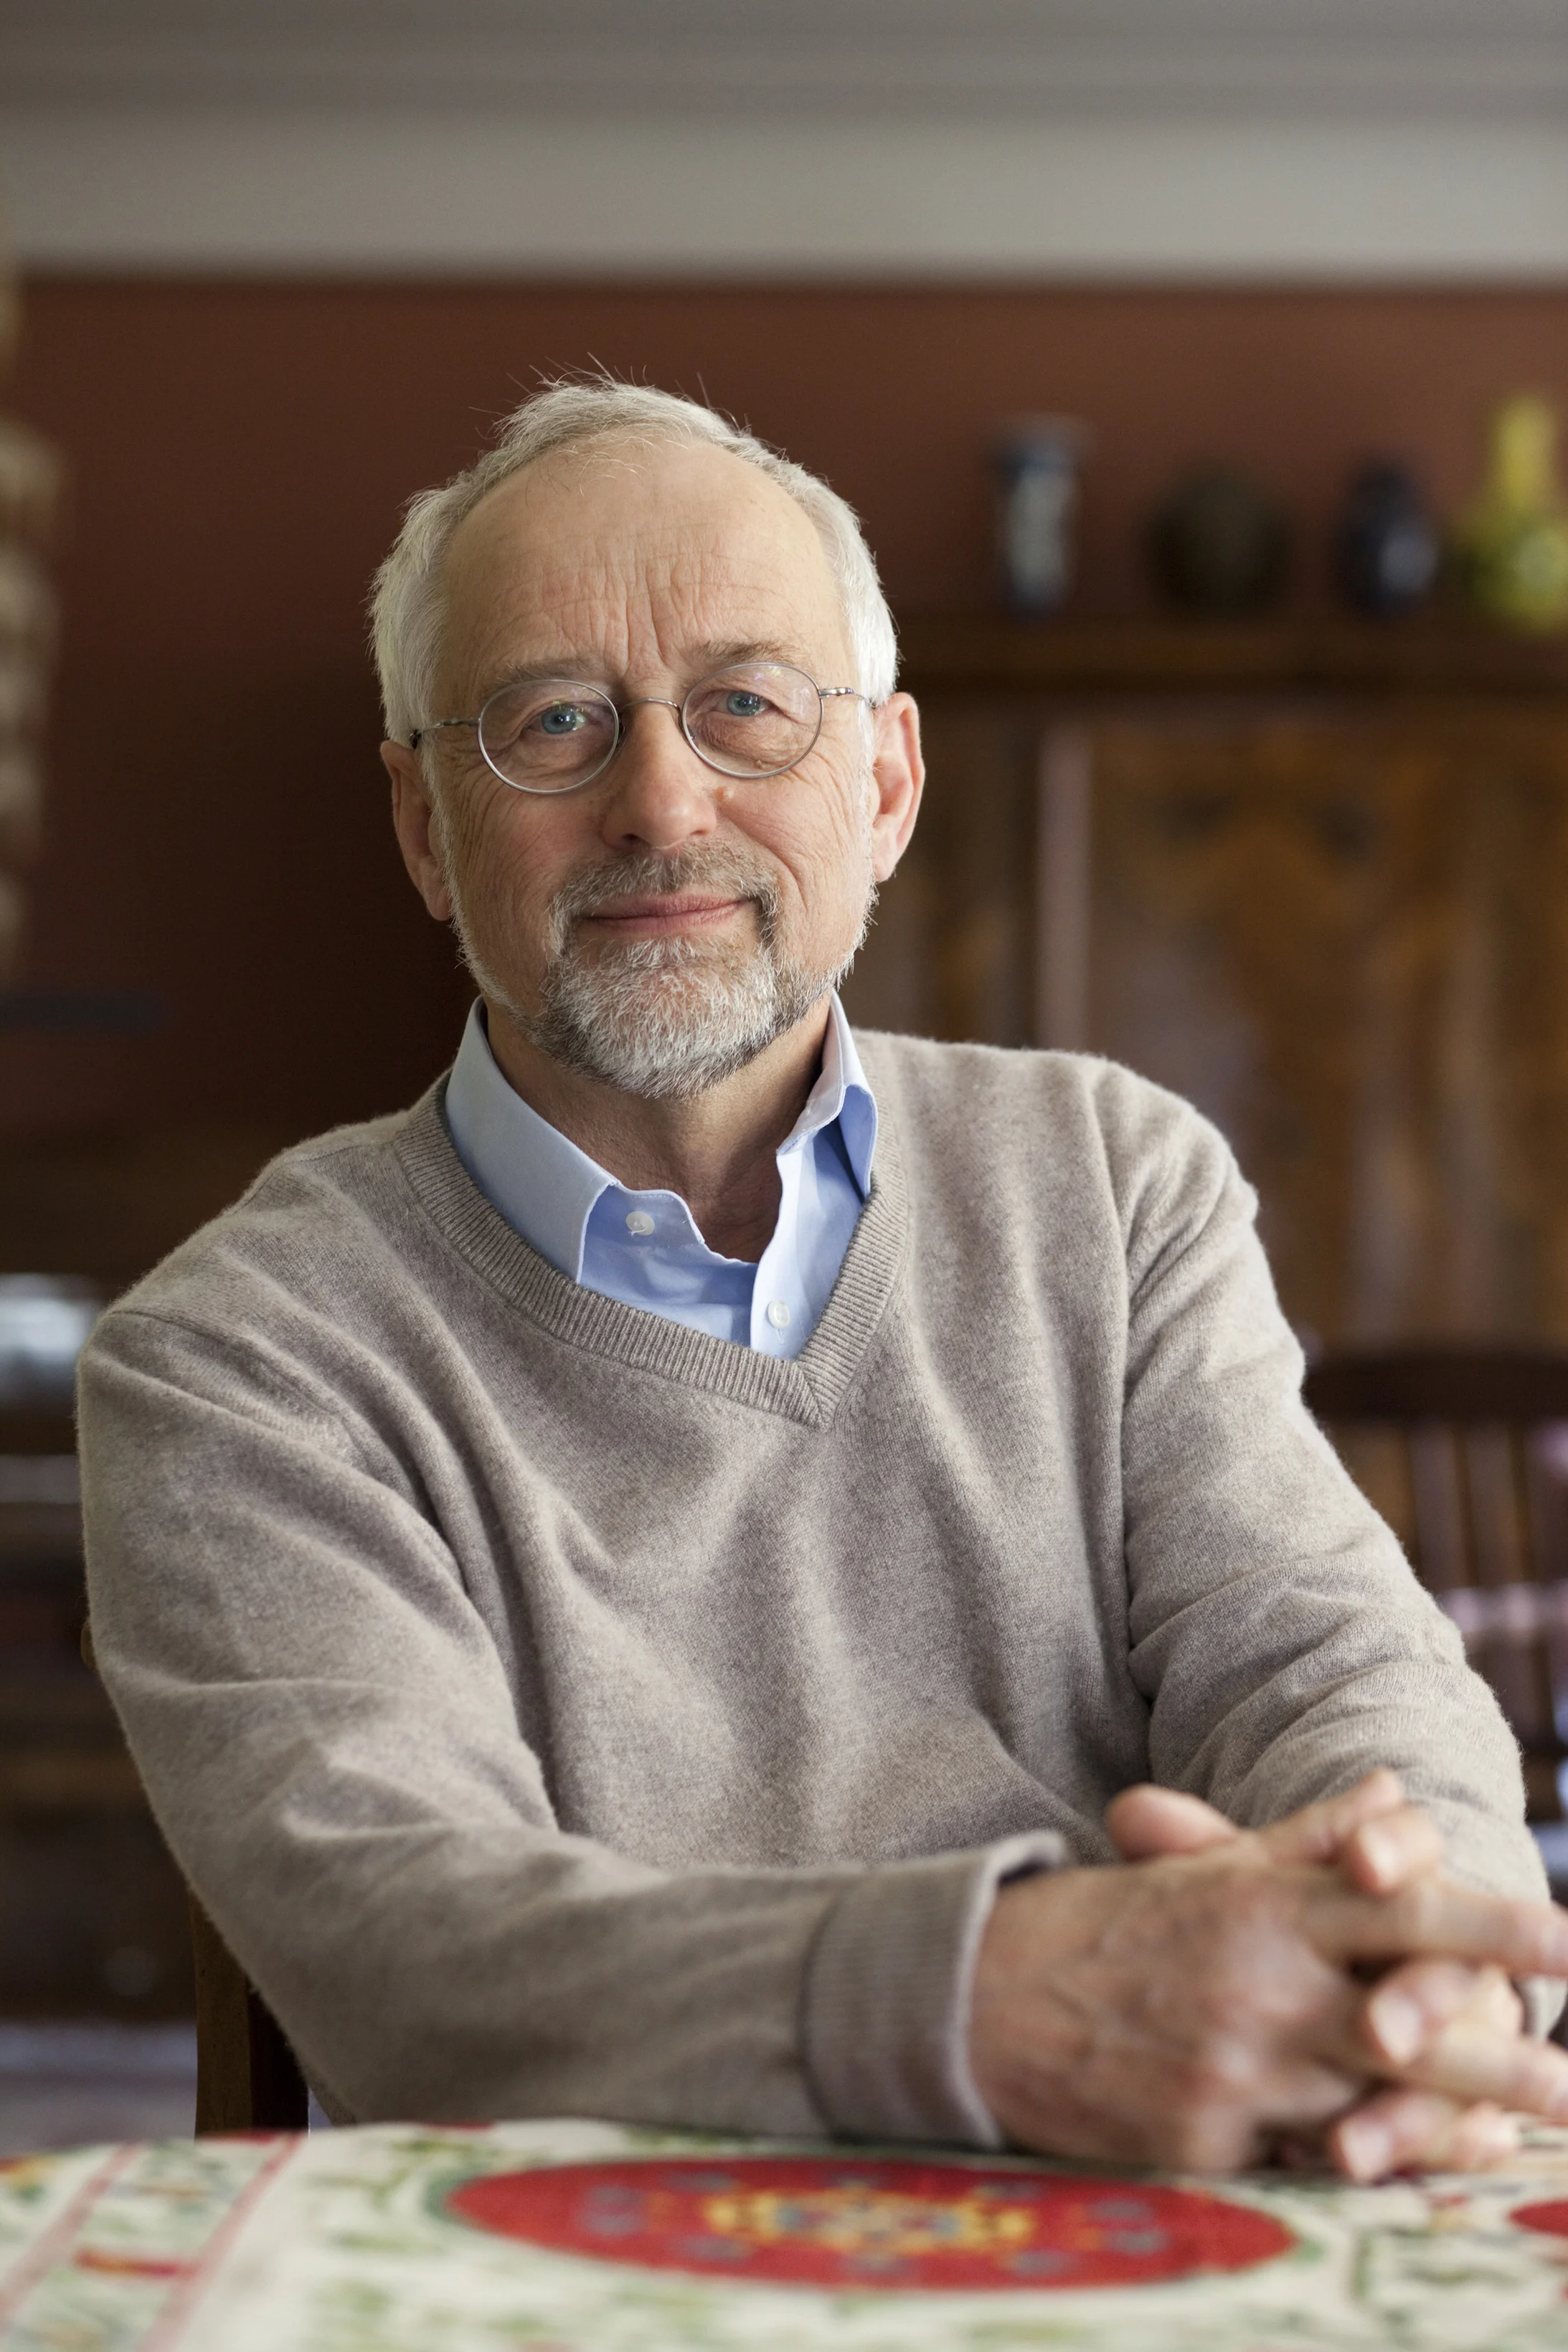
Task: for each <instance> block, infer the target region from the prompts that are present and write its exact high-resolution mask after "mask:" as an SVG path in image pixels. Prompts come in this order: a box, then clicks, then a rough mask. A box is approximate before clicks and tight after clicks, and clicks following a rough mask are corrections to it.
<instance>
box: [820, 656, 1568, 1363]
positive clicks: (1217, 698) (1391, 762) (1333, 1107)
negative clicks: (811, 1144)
mask: <svg viewBox="0 0 1568 2352" xmlns="http://www.w3.org/2000/svg"><path fill="white" fill-rule="evenodd" d="M905 651H906V674H907V680H908V683H909V684H910V688H911V689H912V690H913V691H914V692H915V693H916V694H917V696H919V698H920V699H921V705H922V709H923V710H924V713H925V719H926V740H927V749H928V761H929V765H930V775H931V781H930V784H929V787H928V791H929V799H928V806H927V810H926V813H925V814H924V816H923V818H922V822H921V830H920V832H919V833H918V834H917V835H916V840H915V843H914V845H912V847H911V851H910V857H909V859H908V860H907V861H906V866H905V869H904V871H903V872H901V873H900V876H899V877H898V878H897V879H896V881H895V882H894V883H893V884H892V885H890V886H889V890H888V892H887V894H886V897H885V900H884V904H883V907H882V908H881V909H880V910H879V921H878V925H877V928H876V929H875V931H874V933H873V936H872V939H871V940H870V942H869V943H868V949H867V951H866V954H865V956H864V958H863V960H862V965H861V967H860V969H858V971H857V973H856V975H855V977H854V980H853V981H852V982H851V984H850V991H849V997H850V1003H851V1009H852V1011H853V1013H854V1014H855V1016H856V1017H857V1018H858V1019H859V1020H861V1021H864V1022H868V1023H871V1022H881V1023H884V1024H887V1025H889V1026H893V1027H900V1028H907V1029H913V1030H919V1031H922V1032H924V1033H926V1034H934V1035H938V1036H969V1037H979V1038H984V1039H988V1040H990V1041H993V1042H994V1043H998V1044H1005V1045H1020V1044H1027V1043H1040V1044H1052V1045H1073V1046H1087V1047H1089V1048H1091V1049H1092V1050H1094V1051H1097V1052H1101V1053H1106V1054H1110V1055H1114V1056H1115V1057H1116V1058H1117V1059H1119V1060H1121V1061H1125V1062H1127V1063H1129V1064H1130V1065H1131V1066H1132V1067H1133V1068H1135V1069H1138V1070H1141V1071H1142V1072H1144V1073H1146V1074H1147V1075H1148V1076H1151V1077H1154V1078H1157V1079H1158V1080H1160V1081H1161V1082H1162V1083H1163V1084H1164V1085H1167V1086H1170V1087H1174V1088H1175V1089H1176V1090H1177V1091H1178V1092H1180V1093H1182V1094H1184V1095H1186V1096H1187V1097H1190V1098H1191V1099H1192V1100H1193V1101H1194V1102H1196V1103H1197V1104H1198V1105H1199V1106H1200V1107H1201V1108H1203V1109H1204V1110H1205V1111H1206V1112H1208V1113H1209V1115H1210V1116H1211V1117H1213V1118H1215V1120H1216V1121H1217V1123H1218V1124H1219V1125H1220V1127H1221V1128H1222V1129H1224V1130H1225V1132H1226V1135H1227V1136H1228V1137H1229V1138H1230V1139H1231V1141H1232V1142H1233V1143H1234V1145H1235V1146H1236V1149H1237V1152H1238V1154H1239V1156H1240V1159H1241V1161H1242V1164H1243V1166H1244V1168H1245V1169H1246V1170H1247V1173H1248V1174H1249V1175H1250V1176H1251V1177H1252V1179H1253V1180H1254V1181H1255V1182H1256V1183H1257V1184H1258V1190H1259V1192H1260V1195H1261V1199H1262V1203H1263V1226H1264V1231H1265V1234H1266V1237H1267V1239H1268V1245H1269V1249H1270V1252H1271V1255H1272V1256H1273V1259H1274V1263H1275V1266H1276V1269H1277V1272H1278V1275H1279V1284H1280V1289H1281V1293H1282V1296H1283V1297H1284V1299H1285V1302H1286V1306H1287V1308H1288V1311H1289V1313H1290V1315H1291V1316H1292V1318H1294V1319H1295V1320H1296V1321H1297V1322H1298V1323H1299V1324H1300V1325H1302V1326H1304V1327H1307V1328H1310V1330H1311V1331H1312V1332H1314V1333H1315V1334H1316V1335H1317V1336H1318V1337H1319V1338H1321V1339H1322V1340H1323V1341H1325V1342H1327V1343H1330V1344H1337V1343H1343V1342H1351V1341H1364V1340H1372V1339H1386V1338H1394V1337H1428V1338H1435V1337H1438V1336H1449V1337H1479V1336H1483V1335H1489V1336H1496V1337H1509V1338H1516V1339H1540V1340H1553V1341H1564V1342H1568V648H1564V647H1563V646H1562V645H1561V644H1555V643H1554V644H1545V645H1542V644H1531V643H1528V642H1521V641H1518V640H1511V639H1507V638H1500V637H1497V636H1494V635H1490V634H1486V633H1481V632H1479V631H1478V632H1473V633H1472V632H1468V631H1464V632H1460V631H1440V630H1436V629H1430V628H1427V629H1421V630H1415V629H1408V628H1394V629H1387V630H1384V629H1378V628H1373V627H1367V628H1356V627H1352V626H1350V625H1338V626H1325V627H1323V628H1321V629H1318V630H1310V629H1285V628H1279V629H1268V630H1264V629H1239V628H1226V629H1207V628H1192V629H1188V628H1182V627H1139V628H1124V629H1113V628H1109V627H1107V628H1101V629H1091V628H1088V627H1084V626H1079V627H1077V628H1074V629H1061V630H1051V629H1048V628H1039V629H1029V628H1025V627H1019V626H1008V625H973V626H969V627H966V626H963V625H956V624H953V625H936V624H932V625H926V626H925V627H923V628H922V627H919V626H916V627H911V628H910V629H909V630H908V631H907V632H906V637H905Z"/></svg>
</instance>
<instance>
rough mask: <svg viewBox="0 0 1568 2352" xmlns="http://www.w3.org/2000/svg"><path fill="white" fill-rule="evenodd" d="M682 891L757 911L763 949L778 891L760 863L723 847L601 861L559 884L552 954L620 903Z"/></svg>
mask: <svg viewBox="0 0 1568 2352" xmlns="http://www.w3.org/2000/svg"><path fill="white" fill-rule="evenodd" d="M682 890H711V891H712V892H713V893H714V894H715V896H717V897H721V898H747V899H750V900H751V902H752V905H753V906H754V907H755V908H756V909H757V912H758V915H759V917H760V919H761V923H762V935H763V944H764V945H766V943H767V942H768V941H769V940H771V939H772V937H773V930H774V928H775V926H776V924H777V921H778V914H779V887H778V883H777V881H776V880H775V879H774V877H773V874H772V872H771V871H770V870H769V868H768V867H767V866H766V865H765V864H764V863H763V860H762V859H761V858H759V857H752V856H748V855H747V853H746V852H745V851H744V850H742V849H738V848H734V847H731V845H729V844H728V843H720V842H715V843H712V844H710V845H709V846H707V847H704V848H693V849H684V850H682V851H681V852H680V854H679V856H676V857H656V856H652V855H651V854H638V855H636V856H626V857H616V858H605V859H602V860H600V861H598V862H596V863H595V865H593V866H584V869H583V871H582V872H581V873H580V874H574V876H573V877H572V878H571V879H570V881H567V882H564V883H563V885H562V887H561V888H560V889H559V890H558V891H557V892H556V893H555V896H554V897H553V898H552V900H551V902H550V929H551V949H552V954H554V955H561V954H563V953H564V951H565V948H566V942H567V939H568V937H569V935H570V932H571V929H572V926H573V925H574V923H577V922H580V921H581V920H582V919H584V916H590V915H595V914H597V913H598V911H599V909H600V908H601V907H605V906H607V905H609V904H610V902H611V901H612V900H613V899H616V898H674V897H675V896H676V894H677V893H678V892H679V891H682Z"/></svg>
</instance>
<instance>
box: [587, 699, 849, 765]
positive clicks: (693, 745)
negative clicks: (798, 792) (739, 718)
mask: <svg viewBox="0 0 1568 2352" xmlns="http://www.w3.org/2000/svg"><path fill="white" fill-rule="evenodd" d="M813 684H816V681H815V679H814V680H813ZM854 690H855V689H854V688H844V687H831V686H830V687H820V686H819V687H817V688H816V735H814V736H813V737H812V739H811V742H810V743H809V744H808V745H807V746H806V751H811V750H813V749H815V747H816V740H817V737H818V736H820V734H821V732H822V708H823V703H824V700H825V699H826V697H827V696H829V695H834V694H843V693H846V692H848V693H853V692H854ZM696 691H697V688H695V687H694V688H692V693H693V694H694V693H696ZM609 699H610V698H609V697H608V696H607V695H606V696H605V700H606V701H609ZM690 699H691V696H690V695H688V696H687V697H686V700H685V701H683V702H677V701H676V700H675V699H674V698H673V697H671V696H670V695H668V694H628V695H627V697H626V700H625V701H624V702H612V703H611V704H610V708H611V709H613V710H614V712H615V714H616V740H615V741H614V742H613V743H612V744H611V746H610V748H609V750H608V751H606V752H605V756H604V758H603V759H602V760H601V761H600V762H599V764H598V766H597V767H596V768H595V770H594V772H593V774H592V775H590V776H584V778H583V779H582V782H583V783H584V784H594V783H597V782H598V780H599V778H600V777H601V776H602V775H603V774H604V772H605V769H606V768H608V767H609V766H610V764H611V762H612V761H615V760H616V759H617V758H618V757H619V755H620V751H621V746H622V745H623V744H624V743H625V742H626V740H627V730H626V713H627V712H628V711H629V710H641V709H643V708H644V707H645V706H646V705H647V704H651V705H652V706H653V708H654V709H658V710H673V711H674V713H675V719H676V724H677V725H678V726H679V729H680V738H681V740H682V742H683V743H684V744H685V745H686V746H687V749H688V750H689V751H692V752H695V754H696V756H697V758H698V759H699V760H700V761H701V762H702V765H703V766H704V767H705V768H707V769H708V770H709V771H710V773H711V774H713V775H715V776H722V777H724V778H725V780H726V781H727V782H731V783H735V782H743V781H744V773H743V772H742V770H740V769H735V768H721V766H720V765H719V763H718V761H716V760H710V758H709V756H708V754H707V752H706V751H703V750H702V749H701V747H700V745H699V744H698V743H697V742H695V741H694V740H693V739H692V733H691V730H690V728H689V726H688V725H687V723H686V705H687V703H688V702H689V701H690ZM806 751H802V752H801V754H800V759H801V760H804V759H805V756H806ZM799 764H800V761H799V760H796V761H794V762H792V765H794V766H796V767H798V766H799ZM787 773H788V771H787V770H786V769H783V768H764V769H763V770H761V771H760V772H759V775H758V781H759V782H762V781H765V780H766V779H767V778H768V777H770V776H773V775H784V774H787Z"/></svg>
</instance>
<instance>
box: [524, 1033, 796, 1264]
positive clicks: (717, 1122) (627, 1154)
mask: <svg viewBox="0 0 1568 2352" xmlns="http://www.w3.org/2000/svg"><path fill="white" fill-rule="evenodd" d="M828 1017H829V1016H828V1007H827V1003H826V1000H825V1001H824V1002H823V1003H819V1004H816V1005H814V1006H813V1007H812V1009H811V1011H810V1012H809V1013H807V1014H806V1016H805V1020H803V1021H799V1022H797V1023H796V1024H795V1027H794V1028H793V1029H789V1030H786V1031H785V1033H784V1035H783V1036H782V1037H775V1038H774V1040H773V1044H772V1045H769V1046H767V1047H766V1048H765V1049H764V1050H763V1052H762V1053H761V1054H759V1055H757V1056H756V1058H755V1060H754V1061H751V1062H748V1063H747V1065H746V1066H745V1068H744V1069H743V1070H737V1071H736V1073H735V1075H734V1076H733V1077H732V1078H726V1079H725V1080H724V1082H723V1084H722V1085H721V1086H717V1087H710V1088H709V1089H708V1091H707V1092H706V1093H704V1094H700V1095H692V1096H689V1097H681V1098H679V1099H677V1100H673V1101H668V1102H650V1101H648V1100H647V1099H646V1098H645V1097H642V1096H640V1095H628V1094H623V1093H622V1092H621V1090H620V1089H619V1087H607V1086H605V1085H603V1084H601V1082H600V1081H599V1080H598V1079H597V1078H588V1077H584V1076H581V1075H580V1074H579V1073H578V1072H577V1071H575V1070H567V1069H563V1067H562V1066H561V1064H560V1063H559V1062H555V1061H552V1059H551V1057H550V1055H548V1054H543V1053H541V1051H540V1049H539V1047H538V1046H537V1045H534V1044H533V1043H532V1042H531V1040H530V1039H529V1038H528V1037H525V1036H524V1035H523V1034H522V1032H521V1030H520V1029H519V1028H518V1027H517V1025H516V1024H515V1023H514V1022H513V1021H511V1020H510V1018H509V1016H508V1015H507V1013H505V1012H503V1011H502V1009H501V1008H500V1006H499V1005H497V1004H493V1003H491V1002H490V1000H489V998H488V997H487V998H486V999H485V1020H486V1025H487V1027H488V1029H489V1041H490V1051H491V1053H492V1054H493V1055H495V1058H496V1063H497V1066H498V1067H499V1068H500V1073H501V1076H503V1077H504V1078H505V1079H506V1081H507V1084H508V1085H509V1086H510V1087H513V1088H514V1089H515V1091H516V1092H517V1093H518V1094H520V1095H521V1097H522V1099H523V1101H524V1102H525V1103H527V1104H528V1106H529V1108H531V1109H532V1110H536V1111H537V1112H538V1113H539V1116H540V1117H541V1118H546V1119H548V1120H549V1122H550V1124H551V1126H552V1127H553V1128H556V1129H559V1131H560V1132H561V1133H562V1134H563V1135H564V1136H565V1137H567V1139H569V1140H570V1141H571V1142H573V1143H574V1144H575V1145H576V1146H577V1148H578V1150H580V1151H585V1152H586V1153H587V1154H588V1156H589V1158H590V1159H592V1160H597V1161H598V1163H599V1165H600V1167H601V1168H605V1169H608V1171H609V1172H610V1174H611V1175H612V1176H614V1177H615V1178H616V1181H617V1182H619V1183H622V1184H624V1185H626V1188H627V1190H628V1191H629V1192H678V1193H679V1195H680V1197H681V1199H682V1200H683V1201H684V1202H686V1205H687V1207H688V1208H689V1210H690V1212H691V1215H692V1221H693V1223H695V1224H696V1227H697V1230H698V1232H699V1233H700V1234H701V1235H702V1238H703V1240H704V1241H705V1242H706V1243H707V1244H708V1246H709V1248H710V1249H711V1250H716V1251H717V1252H718V1253H719V1254H720V1255H721V1256H723V1257H734V1258H749V1259H752V1260H755V1259H757V1258H759V1257H761V1255H762V1254H763V1250H764V1249H766V1247H767V1245H768V1243H769V1241H770V1240H771V1239H772V1237H773V1227H774V1225H775V1224H776V1223H778V1213H779V1171H778V1148H779V1146H780V1144H781V1143H782V1142H783V1141H784V1138H785V1136H786V1135H788V1133H789V1131H790V1129H792V1128H793V1127H794V1125H795V1121H796V1119H797V1118H799V1117H800V1114H801V1112H802V1110H803V1109H804V1108H805V1098H806V1097H807V1095H809V1094H810V1092H811V1089H812V1087H813V1086H814V1085H815V1084H816V1077H817V1074H818V1072H819V1071H820V1069H821V1066H822V1045H823V1040H824V1038H825V1037H826V1034H827V1024H828Z"/></svg>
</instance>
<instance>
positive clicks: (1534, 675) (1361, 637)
mask: <svg viewBox="0 0 1568 2352" xmlns="http://www.w3.org/2000/svg"><path fill="white" fill-rule="evenodd" d="M899 634H900V646H901V651H902V661H901V683H903V684H904V685H906V686H907V687H908V688H910V692H911V693H914V694H917V695H919V694H922V693H923V694H928V695H930V694H953V693H974V692H984V693H995V692H1005V693H1024V694H1054V695H1071V696H1075V697H1076V696H1085V695H1088V696H1094V697H1099V696H1101V695H1106V694H1148V693H1187V694H1190V693H1193V692H1194V691H1196V692H1203V691H1211V692H1226V691H1230V692H1235V691H1237V690H1240V691H1244V692H1254V693H1266V692H1275V693H1278V692H1292V691H1303V690H1305V691H1314V692H1320V693H1321V692H1323V691H1325V690H1338V691H1341V692H1347V693H1363V694H1388V693H1396V694H1397V693H1421V694H1426V695H1430V694H1434V693H1437V694H1454V695H1504V696H1530V697H1543V698H1545V697H1568V635H1559V636H1552V637H1527V636H1510V635H1507V634H1505V633H1504V632H1503V631H1501V630H1499V629H1492V628H1487V627H1484V626H1482V625H1479V624H1477V623H1469V624H1467V623H1465V622H1462V621H1458V620H1453V619H1447V620H1441V621H1438V620H1426V619H1421V620H1411V621H1394V622H1389V623H1387V624H1379V623H1374V622H1367V621H1359V622H1358V621H1354V620H1350V619H1343V618H1336V617H1334V616H1331V615H1324V616H1322V617H1321V618H1301V619H1294V620H1268V621H1248V622H1223V623H1221V622H1209V621H1170V620H1127V621H1090V620H1081V619H1070V618H1068V619H1063V620H1059V621H1014V620H1008V619H1005V618H1002V617H994V616H987V615H984V614H980V615H972V614H956V615H952V616H947V617H943V616H940V615H930V616H921V615H917V616H915V617H914V618H912V619H910V620H907V621H904V622H903V623H901V624H900V633H899Z"/></svg>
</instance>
